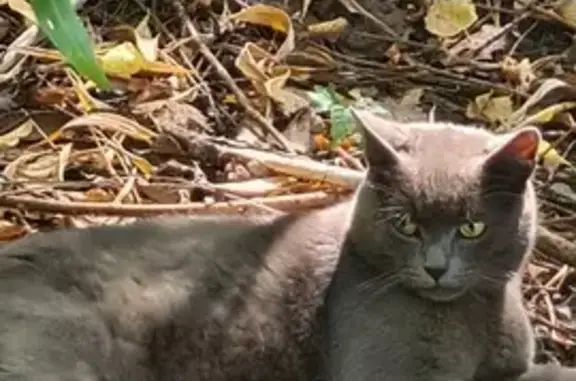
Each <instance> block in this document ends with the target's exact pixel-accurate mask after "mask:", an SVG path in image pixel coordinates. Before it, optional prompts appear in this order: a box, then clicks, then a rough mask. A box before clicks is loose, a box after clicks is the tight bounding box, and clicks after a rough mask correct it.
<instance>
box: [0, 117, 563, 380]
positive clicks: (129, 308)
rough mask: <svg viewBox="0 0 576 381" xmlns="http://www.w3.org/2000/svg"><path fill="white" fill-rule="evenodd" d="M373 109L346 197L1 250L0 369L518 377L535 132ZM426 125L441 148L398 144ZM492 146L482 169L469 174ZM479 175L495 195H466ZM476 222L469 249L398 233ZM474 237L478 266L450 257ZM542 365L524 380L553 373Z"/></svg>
mask: <svg viewBox="0 0 576 381" xmlns="http://www.w3.org/2000/svg"><path fill="white" fill-rule="evenodd" d="M370 123H372V124H373V120H372V121H371V120H370V119H369V118H368V120H367V121H365V122H364V124H368V126H365V127H366V128H367V130H368V134H369V135H370V134H372V135H370V136H369V137H368V140H367V143H368V144H367V146H368V148H367V158H368V162H369V164H370V167H371V170H370V171H369V173H368V176H367V181H366V182H365V183H364V184H363V185H362V186H361V187H360V190H359V192H358V193H357V196H356V199H355V200H354V202H352V203H342V204H340V205H337V206H334V207H330V208H327V209H324V210H320V211H314V212H311V213H309V214H306V215H293V216H282V217H275V218H272V217H270V218H262V219H258V218H254V219H248V218H236V219H234V218H228V217H221V218H200V219H185V218H177V219H161V220H157V221H152V222H150V221H148V222H140V223H137V224H135V225H133V226H126V227H101V228H92V229H86V230H68V231H59V232H54V233H49V234H45V235H41V234H36V235H33V236H32V237H30V238H27V239H25V240H22V241H20V242H16V243H13V244H10V245H7V246H5V247H2V248H0V381H37V380H39V381H44V380H46V381H208V380H210V381H264V380H275V381H314V380H316V379H321V380H325V381H424V380H426V381H492V380H494V381H500V380H501V381H509V380H514V379H515V377H517V376H518V375H519V374H520V373H522V372H523V371H524V370H525V369H526V368H527V367H528V364H529V363H530V360H531V356H532V338H531V334H530V328H529V325H528V322H527V320H526V317H525V313H524V310H523V309H522V306H521V296H520V293H519V281H520V272H521V268H522V265H523V263H524V262H525V261H526V253H527V252H528V251H529V249H530V247H531V245H532V241H533V239H534V227H535V204H534V196H533V192H532V188H531V187H530V186H529V185H527V184H528V179H529V177H530V174H531V172H532V167H531V165H530V163H526V162H529V161H530V160H531V158H533V156H534V154H535V145H536V144H537V140H538V136H537V132H534V131H533V130H526V131H523V132H522V134H520V135H516V138H512V137H510V136H508V137H507V138H506V139H504V140H497V139H495V138H493V136H492V135H490V134H488V133H478V132H474V133H472V132H470V130H468V129H463V128H462V127H457V128H455V127H450V126H446V125H415V126H412V127H413V128H414V129H415V130H417V131H420V133H421V134H420V135H418V134H417V135H415V136H414V137H412V138H410V139H408V141H402V138H403V137H404V138H405V137H406V136H407V135H406V134H404V135H403V137H402V136H401V139H400V140H398V139H396V137H397V136H396V137H395V135H394V129H393V128H392V129H389V130H388V132H391V133H392V134H391V135H389V136H382V137H377V136H376V135H374V129H373V128H372V127H374V126H372V125H370ZM374 136H376V137H374ZM439 137H443V138H445V139H446V142H448V144H453V147H454V150H455V151H456V154H452V155H448V156H447V160H448V161H443V160H441V159H440V160H438V159H437V160H436V161H435V162H434V156H433V155H434V154H436V155H438V154H442V153H441V152H439V150H438V148H433V147H432V148H430V149H429V150H426V149H421V152H419V151H418V150H413V149H412V150H411V149H410V147H411V146H410V144H412V146H418V147H421V146H422V142H426V141H427V139H428V138H429V139H430V141H431V142H432V144H437V143H438V141H439V140H438V138H439ZM380 138H382V139H386V140H389V142H390V145H389V146H388V145H385V146H382V143H381V142H380V141H379V139H380ZM495 142H496V143H498V144H494V143H495ZM507 142H508V143H507ZM510 142H512V144H509V143H510ZM415 143H418V144H419V145H415ZM403 147H404V148H403ZM498 147H506V149H505V150H504V151H502V150H500V151H502V152H503V154H501V155H500V154H498V155H496V156H495V157H496V159H497V160H496V161H495V164H494V166H493V167H491V170H490V174H491V176H487V177H486V176H480V175H481V174H480V173H479V172H478V168H480V167H481V165H482V163H483V162H485V161H486V159H487V157H488V154H489V153H490V152H493V151H494V150H496V151H498ZM393 150H398V152H400V153H399V155H400V156H402V155H404V156H407V157H410V155H412V156H411V157H412V158H413V159H414V160H413V161H412V162H411V164H410V165H412V170H413V172H412V174H411V175H410V174H408V173H404V174H403V175H400V172H394V171H395V170H393V167H394V166H393V161H394V160H395V157H394V155H395V154H392V155H391V153H393ZM494 152H495V151H494ZM502 152H501V153H502ZM515 156H517V157H515ZM511 157H512V158H513V159H514V160H512V161H510V158H511ZM516 159H518V160H519V161H520V162H521V163H520V165H519V166H518V165H517V164H518V163H516V161H515V160H516ZM458 160H459V161H458ZM450 161H453V162H450ZM454 161H457V162H456V163H454ZM434 163H436V165H435V166H434ZM460 164H461V167H459V166H458V165H460ZM427 166H433V167H429V168H428V167H427ZM378 168H380V170H378ZM375 169H376V171H375ZM432 169H434V171H431V170H432ZM393 172H394V176H392V177H391V174H392V173H393ZM410 176H411V177H410ZM418 179H420V180H425V181H420V183H419V184H418V185H419V186H418V187H415V188H414V187H413V189H412V188H410V187H409V186H410V185H411V184H412V185H414V184H416V182H415V181H417V180H418ZM463 179H468V181H466V180H463ZM474 179H476V180H478V181H475V180H474ZM391 180H393V181H391ZM482 181H484V182H482ZM485 181H488V182H485ZM464 185H466V186H464ZM486 187H492V188H491V190H500V191H503V192H504V193H507V196H506V197H504V199H506V200H507V201H508V203H502V197H500V198H498V197H496V198H495V199H490V200H488V201H486V200H484V199H483V200H484V201H486V202H484V203H478V200H480V199H482V197H480V198H478V197H479V195H482V194H484V193H485V192H483V191H481V190H486V189H488V188H486ZM376 188H379V189H380V190H379V191H378V190H377V191H375V189H376ZM440 196H442V197H444V196H445V198H444V199H442V197H440ZM441 199H442V200H441ZM464 200H468V201H470V202H469V203H466V202H463V201H464ZM402 201H403V202H404V203H402ZM438 202H441V205H443V206H444V207H445V208H444V209H442V208H439V207H438V205H437V204H435V205H436V207H434V208H431V209H430V208H429V209H426V205H428V204H430V205H432V204H434V203H438ZM427 203H428V204H427ZM406 205H413V206H414V208H413V209H409V208H408V209H406V208H404V209H403V207H404V206H406ZM467 207H468V209H466V208H467ZM398 211H400V212H401V217H402V218H403V219H399V218H397V217H398V214H397V213H396V212H398ZM407 211H408V212H411V213H412V212H414V213H413V214H414V215H413V219H414V221H415V222H412V221H411V220H410V218H408V219H406V218H404V217H405V216H406V215H407V214H406V213H407ZM430 211H433V213H432V214H430V213H428V215H426V213H425V212H430ZM462 211H464V212H470V211H472V212H474V213H471V214H470V215H468V214H465V215H464V216H465V217H466V218H473V219H475V220H474V221H475V222H474V224H472V225H466V223H467V222H465V221H466V220H465V219H464V220H463V219H462V216H461V215H460V214H459V213H460V212H462ZM391 212H394V213H391ZM402 213H404V214H403V215H402ZM378 216H380V217H384V218H377V217H378ZM408 217H411V216H410V215H408ZM394 221H396V222H394ZM398 221H400V222H399V223H400V224H401V227H399V226H397V225H394V224H396V223H398ZM478 221H480V222H482V223H483V224H485V225H486V226H487V227H488V228H489V229H491V230H487V232H488V233H486V235H485V238H486V239H482V240H480V241H478V242H480V245H481V246H480V247H479V248H476V250H474V249H473V248H472V249H470V247H472V246H466V245H473V243H471V242H473V241H474V240H470V242H466V243H462V242H460V241H450V240H444V239H438V240H436V239H435V238H434V237H440V238H442V237H445V236H446V235H445V234H444V235H443V234H440V235H433V234H432V235H431V236H430V237H432V238H427V239H422V237H428V236H422V237H420V238H417V237H415V236H412V235H413V233H414V232H415V231H416V230H413V229H412V228H415V229H417V228H418V227H419V225H418V224H422V226H427V228H428V229H429V228H432V230H434V229H438V231H440V230H442V229H445V230H446V229H447V231H451V232H453V230H454V227H458V226H459V225H458V223H460V224H461V225H460V229H464V230H463V231H466V232H467V233H466V234H472V233H474V232H475V231H474V229H478V227H479V226H480V227H482V226H483V225H481V224H479V222H478ZM462 222H464V223H463V224H462ZM392 225H394V226H392ZM462 226H467V227H465V228H462ZM495 227H496V228H498V229H501V231H500V233H497V230H498V229H496V230H494V228H495ZM392 228H394V229H399V228H401V229H403V231H404V233H406V234H407V235H410V237H399V235H398V232H395V233H391V232H392V230H391V229H392ZM466 229H468V230H466ZM430 231H431V230H430ZM495 231H496V232H495ZM471 232H472V233H471ZM476 233H477V231H476ZM451 234H452V233H451ZM451 237H452V238H453V236H451ZM436 241H437V242H436ZM422 242H424V243H422ZM436 244H437V245H436ZM434 245H436V246H434ZM446 245H448V246H446ZM458 245H464V246H458ZM482 245H483V246H482ZM422 247H426V248H427V249H426V250H422ZM430 247H433V248H434V247H435V249H434V250H432V251H430V250H428V248H430ZM414 248H417V249H416V250H415V249H414ZM479 251H482V252H483V253H484V254H485V257H486V258H484V260H479V261H478V264H481V265H479V267H478V268H475V269H472V268H470V269H469V271H462V269H463V267H462V266H463V265H465V264H466V263H468V264H469V263H471V262H470V261H471V260H472V259H473V258H479V257H477V254H478V252H479ZM448 264H450V265H448ZM424 268H425V269H424ZM450 269H451V270H450ZM404 270H409V271H408V272H405V271H404ZM423 271H424V272H423ZM450 271H453V272H454V274H456V275H458V276H455V275H454V274H452V275H450V276H447V277H443V275H446V274H451V273H450ZM426 274H428V275H429V276H428V275H426ZM430 276H432V277H436V278H437V279H438V282H444V283H442V284H441V285H442V287H437V286H438V284H440V283H438V282H436V283H435V282H434V281H432V280H431V278H430ZM442 279H444V280H442ZM445 281H446V282H447V283H446V282H445ZM482 282H484V284H482ZM326 288H328V296H327V298H326V302H325V305H324V308H320V307H321V306H322V304H323V301H324V292H325V290H326ZM320 311H321V313H319V312H320ZM320 328H322V329H321V330H320ZM320 342H322V343H323V348H324V349H325V351H324V353H322V354H321V353H320V351H319V343H320ZM321 360H322V361H321ZM320 364H323V366H322V367H321V366H320ZM537 371H538V372H540V370H537ZM540 374H543V373H534V377H533V378H530V377H529V376H526V378H525V381H550V380H547V379H546V378H542V379H540V378H538V377H540ZM544 376H545V377H549V374H545V375H544ZM505 377H509V378H508V379H506V378H505ZM522 381H524V380H522ZM561 381H566V380H564V379H562V380H561Z"/></svg>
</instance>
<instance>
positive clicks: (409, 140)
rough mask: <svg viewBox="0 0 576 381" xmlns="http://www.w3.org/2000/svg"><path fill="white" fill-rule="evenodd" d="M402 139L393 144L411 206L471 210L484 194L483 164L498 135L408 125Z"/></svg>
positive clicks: (433, 125) (449, 126) (437, 125)
mask: <svg viewBox="0 0 576 381" xmlns="http://www.w3.org/2000/svg"><path fill="white" fill-rule="evenodd" d="M401 135H403V138H400V136H401ZM401 135H396V137H394V138H392V139H390V140H389V143H390V144H391V145H392V146H393V147H394V148H395V149H396V150H397V152H398V153H399V155H400V157H401V158H402V161H403V168H404V169H405V171H404V173H403V174H404V179H403V182H402V183H401V184H398V186H399V188H400V190H401V191H402V193H403V194H404V195H405V196H408V197H410V198H411V199H412V200H411V201H412V204H413V205H414V206H416V207H417V208H419V209H425V210H428V211H430V210H432V211H434V210H436V209H438V210H442V211H443V213H445V212H448V213H449V212H453V214H461V213H462V212H463V211H466V210H468V211H473V209H474V208H475V206H476V204H477V196H478V194H479V193H480V176H479V174H480V171H479V163H480V162H481V160H482V158H483V157H485V156H486V155H487V154H488V152H490V149H491V147H493V144H494V141H495V139H496V138H495V136H494V135H493V134H491V133H489V132H487V131H484V130H482V129H479V128H474V127H464V126H459V125H454V124H447V123H414V124H408V125H404V126H402V134H401ZM451 214H452V213H451Z"/></svg>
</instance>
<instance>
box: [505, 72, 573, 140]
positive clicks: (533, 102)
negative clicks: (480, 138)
mask: <svg viewBox="0 0 576 381" xmlns="http://www.w3.org/2000/svg"><path fill="white" fill-rule="evenodd" d="M570 90H571V87H570V86H569V85H568V84H567V83H566V82H564V81H561V80H559V79H556V78H549V79H546V80H544V81H543V82H542V84H541V85H540V86H539V87H538V89H537V90H536V91H535V92H534V93H533V94H532V95H530V97H529V98H528V99H527V100H526V102H524V104H523V105H522V106H521V107H520V108H519V109H518V110H516V111H514V114H512V116H511V117H510V118H509V119H508V122H507V123H506V124H503V125H502V126H500V127H498V129H497V132H502V131H508V130H509V129H510V128H512V127H520V126H523V125H526V123H525V121H524V120H525V119H526V118H527V115H528V113H529V112H530V110H532V109H534V108H536V107H537V105H538V104H539V103H540V102H542V101H543V100H544V99H545V98H547V97H549V96H552V95H554V94H556V93H559V92H564V91H565V92H566V93H569V92H570Z"/></svg>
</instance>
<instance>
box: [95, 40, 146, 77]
mask: <svg viewBox="0 0 576 381" xmlns="http://www.w3.org/2000/svg"><path fill="white" fill-rule="evenodd" d="M99 59H100V63H101V65H102V68H103V69H104V71H105V72H106V73H108V74H112V75H116V76H118V77H121V78H126V79H128V78H130V76H132V75H133V74H136V73H138V72H139V71H140V70H141V69H142V67H143V66H144V57H143V56H142V53H140V51H138V49H136V46H134V44H133V43H131V42H124V43H122V44H120V45H116V46H115V47H113V48H111V49H109V50H107V51H106V52H105V53H103V54H102V55H101V56H100V57H99Z"/></svg>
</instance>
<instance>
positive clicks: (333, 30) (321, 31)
mask: <svg viewBox="0 0 576 381" xmlns="http://www.w3.org/2000/svg"><path fill="white" fill-rule="evenodd" d="M347 26H348V20H346V19H345V18H344V17H338V18H336V19H334V20H329V21H324V22H320V23H316V24H312V25H309V26H308V28H307V29H308V33H309V34H310V37H337V36H339V35H340V34H341V33H342V32H343V31H344V29H346V27H347Z"/></svg>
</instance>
